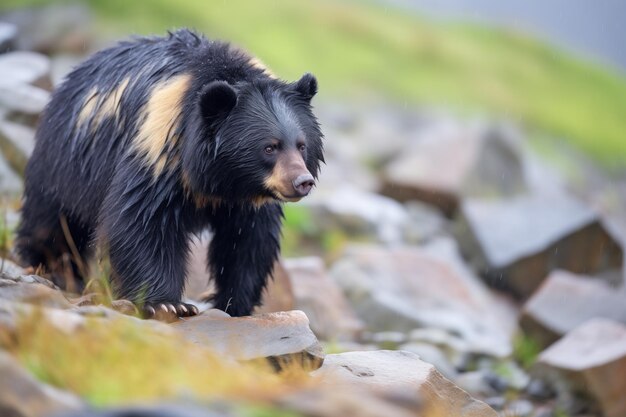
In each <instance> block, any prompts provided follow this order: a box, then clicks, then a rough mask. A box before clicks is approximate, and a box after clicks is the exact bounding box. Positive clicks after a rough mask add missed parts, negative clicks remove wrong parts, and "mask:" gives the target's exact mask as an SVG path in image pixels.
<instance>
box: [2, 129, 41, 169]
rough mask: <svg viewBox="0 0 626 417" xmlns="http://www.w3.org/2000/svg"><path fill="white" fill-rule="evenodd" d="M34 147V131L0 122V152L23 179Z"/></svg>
mask: <svg viewBox="0 0 626 417" xmlns="http://www.w3.org/2000/svg"><path fill="white" fill-rule="evenodd" d="M34 147H35V131H34V129H32V128H30V127H28V126H24V125H21V124H18V123H11V122H8V121H0V152H2V155H3V156H4V158H5V159H6V160H7V162H8V164H9V166H10V167H11V169H12V170H13V171H14V172H16V173H18V174H19V175H20V176H21V177H24V169H25V168H26V162H27V161H28V158H29V157H30V155H31V154H32V153H33V149H34Z"/></svg>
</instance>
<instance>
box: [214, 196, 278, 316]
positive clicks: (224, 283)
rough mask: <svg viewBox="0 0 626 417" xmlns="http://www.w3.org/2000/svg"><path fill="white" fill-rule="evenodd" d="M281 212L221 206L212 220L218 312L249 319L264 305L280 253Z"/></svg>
mask: <svg viewBox="0 0 626 417" xmlns="http://www.w3.org/2000/svg"><path fill="white" fill-rule="evenodd" d="M281 220H282V208H281V207H280V205H279V204H276V203H270V204H266V205H264V206H261V207H259V208H256V207H253V206H244V207H242V206H230V207H229V206H221V207H219V208H217V209H216V211H215V213H214V216H213V217H212V220H211V225H212V228H213V232H214V235H213V239H212V241H211V245H210V247H209V256H208V262H209V270H210V271H211V274H212V277H213V279H214V280H215V283H216V287H217V293H216V294H215V295H214V296H213V297H212V299H211V301H212V302H213V303H214V306H215V308H218V309H220V310H223V311H225V312H227V313H228V314H230V315H231V316H246V315H250V314H251V313H252V309H253V308H254V307H255V306H257V305H259V304H260V303H261V293H262V291H263V288H265V285H266V284H267V279H268V277H269V276H270V274H271V272H272V269H273V267H274V262H275V261H276V259H277V258H278V255H279V253H280V227H281Z"/></svg>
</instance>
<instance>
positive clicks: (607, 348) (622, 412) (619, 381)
mask: <svg viewBox="0 0 626 417" xmlns="http://www.w3.org/2000/svg"><path fill="white" fill-rule="evenodd" d="M539 361H540V363H541V364H545V365H548V366H550V367H552V368H555V369H557V370H560V371H563V372H565V373H566V375H567V376H568V379H570V380H575V379H576V378H575V377H578V379H579V380H580V382H579V383H578V384H577V386H575V387H574V389H575V390H577V391H582V392H584V393H585V394H587V395H588V396H590V397H592V398H594V399H595V400H596V401H597V402H598V404H599V405H600V408H601V409H602V411H603V415H604V416H606V417H623V416H626V395H624V393H626V326H624V325H623V324H621V323H617V322H615V321H612V320H608V319H603V318H596V319H592V320H589V321H587V322H585V323H583V324H582V325H580V326H578V327H577V328H576V329H574V330H572V331H571V332H569V333H568V334H567V335H565V336H564V337H563V338H562V339H561V340H559V341H558V342H556V343H555V344H553V345H552V346H550V347H549V348H548V349H546V350H545V351H544V352H542V353H541V355H540V356H539ZM572 375H573V376H574V378H573V377H572Z"/></svg>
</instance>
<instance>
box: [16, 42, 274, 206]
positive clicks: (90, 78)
mask: <svg viewBox="0 0 626 417" xmlns="http://www.w3.org/2000/svg"><path fill="white" fill-rule="evenodd" d="M260 76H265V75H264V70H263V69H262V68H259V67H258V65H257V63H256V61H255V60H254V58H252V57H250V56H248V55H246V54H245V53H243V52H241V51H240V50H238V49H235V48H233V47H231V46H230V45H229V44H227V43H222V42H215V41H208V40H207V39H205V38H203V37H201V36H198V35H196V34H194V33H193V32H190V31H188V30H180V31H177V32H175V33H171V34H170V35H169V36H166V37H153V38H139V39H136V40H132V41H127V42H121V43H119V44H117V45H115V46H113V47H111V48H108V49H105V50H102V51H100V52H98V53H96V54H94V55H93V56H92V57H90V58H89V59H87V60H86V61H85V62H84V63H82V64H81V65H79V66H78V67H77V68H76V69H74V70H73V71H72V72H71V73H70V74H69V75H68V76H67V78H66V79H65V81H64V82H63V84H62V85H61V86H60V87H59V88H58V89H57V90H56V91H55V92H54V93H53V95H52V99H51V101H50V103H49V105H48V106H47V108H46V110H45V111H44V113H43V114H42V117H41V119H40V125H39V126H38V130H37V136H36V146H35V150H34V152H33V156H32V157H31V160H30V161H29V166H28V168H27V182H28V181H31V182H33V181H35V182H37V186H39V187H41V188H42V189H43V190H50V192H53V193H54V194H55V195H54V196H53V197H54V198H55V199H56V200H57V201H59V202H60V203H61V205H63V206H65V207H67V208H69V209H71V210H72V211H74V212H76V214H79V215H81V214H83V215H84V216H92V215H93V213H94V212H97V211H98V209H99V207H100V205H101V202H102V199H103V198H104V196H105V194H106V192H107V189H108V185H109V184H110V182H111V179H112V176H113V174H114V172H115V171H116V170H117V169H118V168H119V167H118V164H119V163H120V161H124V162H122V163H132V162H136V160H139V161H140V163H141V164H143V165H144V166H145V168H146V169H149V170H152V171H153V174H154V175H156V176H158V175H161V174H164V173H167V172H168V171H175V170H176V168H177V167H176V166H175V163H176V161H177V160H178V159H179V158H178V155H177V153H178V146H179V142H180V140H181V136H182V135H183V134H184V127H185V117H188V116H189V113H190V109H191V107H192V106H193V105H194V104H195V103H194V99H195V97H196V95H197V91H199V89H200V88H201V87H202V85H204V84H206V83H208V82H210V81H213V80H225V81H228V82H229V83H236V82H238V81H243V80H248V81H249V80H251V79H253V78H256V77H260Z"/></svg>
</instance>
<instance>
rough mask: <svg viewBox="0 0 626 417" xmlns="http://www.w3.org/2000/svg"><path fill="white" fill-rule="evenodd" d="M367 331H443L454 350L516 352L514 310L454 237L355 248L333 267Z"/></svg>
mask: <svg viewBox="0 0 626 417" xmlns="http://www.w3.org/2000/svg"><path fill="white" fill-rule="evenodd" d="M331 276H332V277H333V278H334V280H335V281H336V282H337V283H338V284H339V286H340V287H341V288H342V289H343V291H344V293H345V294H346V295H347V297H348V300H349V301H350V302H351V303H352V306H353V308H354V309H355V311H356V312H357V315H358V316H359V317H360V318H361V319H362V320H363V321H364V322H365V323H366V326H367V328H368V330H371V331H388V330H397V331H403V332H409V331H411V330H413V329H416V328H426V329H438V330H441V331H442V332H444V333H447V334H449V335H450V336H451V337H454V338H456V339H459V340H460V342H462V343H459V344H458V345H456V346H451V347H452V348H455V347H456V348H463V349H464V350H465V351H466V352H471V353H482V354H488V355H495V356H507V355H508V354H510V353H511V343H510V338H511V336H512V334H513V332H514V331H515V327H516V325H515V314H514V312H513V311H511V310H510V309H509V306H508V305H507V304H504V303H503V302H501V300H500V299H499V298H497V297H494V296H493V295H492V293H491V292H490V291H489V290H488V289H487V288H486V286H485V285H484V284H483V283H482V282H481V280H480V279H478V278H477V277H476V276H474V274H473V273H472V272H471V271H470V270H469V269H467V267H466V266H465V265H464V263H463V261H462V260H461V259H460V256H459V254H458V252H457V249H456V245H455V243H454V241H453V240H451V239H449V238H439V239H436V240H434V241H432V242H431V243H429V244H428V245H426V246H425V247H398V248H391V249H386V248H381V247H376V246H355V247H351V248H349V249H348V250H347V251H346V255H345V256H344V257H343V258H342V259H340V260H339V261H338V262H336V263H335V264H334V265H333V267H332V269H331Z"/></svg>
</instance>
